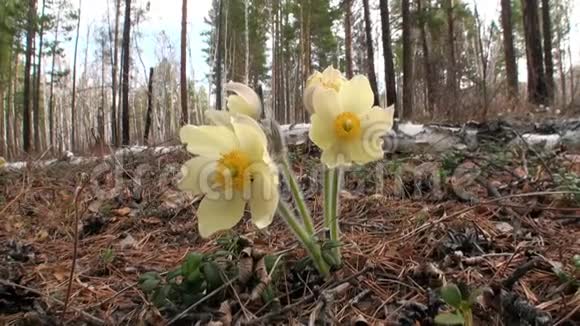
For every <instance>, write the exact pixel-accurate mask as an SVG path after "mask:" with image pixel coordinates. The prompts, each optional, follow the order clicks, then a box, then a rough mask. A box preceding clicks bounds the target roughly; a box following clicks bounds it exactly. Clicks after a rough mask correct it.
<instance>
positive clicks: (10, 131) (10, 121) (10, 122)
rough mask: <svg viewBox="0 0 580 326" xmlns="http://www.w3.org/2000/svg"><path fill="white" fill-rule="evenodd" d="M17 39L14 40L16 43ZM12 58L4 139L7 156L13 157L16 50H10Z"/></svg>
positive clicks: (16, 86)
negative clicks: (6, 144) (6, 146)
mask: <svg viewBox="0 0 580 326" xmlns="http://www.w3.org/2000/svg"><path fill="white" fill-rule="evenodd" d="M18 42H19V40H16V44H18ZM12 60H14V65H12V64H10V65H11V69H10V88H9V89H8V99H7V100H8V118H7V121H6V131H7V135H6V141H7V143H8V154H9V155H8V156H9V157H14V156H16V153H17V152H18V132H17V130H18V122H17V119H16V103H15V102H16V101H15V100H14V99H15V98H16V90H17V89H18V66H19V63H20V60H19V56H18V55H17V53H16V51H14V52H12Z"/></svg>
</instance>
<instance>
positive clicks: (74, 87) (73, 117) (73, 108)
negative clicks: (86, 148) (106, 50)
mask: <svg viewBox="0 0 580 326" xmlns="http://www.w3.org/2000/svg"><path fill="white" fill-rule="evenodd" d="M81 8H82V0H79V11H78V21H77V34H76V38H75V50H74V57H73V75H72V82H73V84H72V103H71V137H70V147H71V148H70V149H71V151H75V149H76V128H77V119H76V100H77V52H78V47H79V29H80V27H81Z"/></svg>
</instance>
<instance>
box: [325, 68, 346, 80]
mask: <svg viewBox="0 0 580 326" xmlns="http://www.w3.org/2000/svg"><path fill="white" fill-rule="evenodd" d="M342 79H343V77H342V73H341V72H340V70H338V69H334V67H333V66H328V67H327V68H326V69H324V71H323V72H322V80H323V81H325V82H330V83H333V84H334V83H340V82H341V81H342Z"/></svg>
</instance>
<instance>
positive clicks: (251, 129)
mask: <svg viewBox="0 0 580 326" xmlns="http://www.w3.org/2000/svg"><path fill="white" fill-rule="evenodd" d="M232 126H233V128H234V132H235V134H236V137H237V138H238V142H239V144H240V147H239V148H240V149H241V150H242V152H244V153H245V154H247V155H249V156H250V159H251V160H252V161H262V160H263V159H264V155H265V154H266V153H267V151H268V141H267V138H266V135H265V134H264V131H263V130H262V128H261V127H260V125H259V124H258V123H257V122H256V121H255V120H253V119H251V118H248V117H247V116H242V115H238V116H233V117H232Z"/></svg>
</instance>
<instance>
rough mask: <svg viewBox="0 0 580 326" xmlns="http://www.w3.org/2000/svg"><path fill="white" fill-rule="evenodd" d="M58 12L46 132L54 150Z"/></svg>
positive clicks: (59, 10) (58, 14)
mask: <svg viewBox="0 0 580 326" xmlns="http://www.w3.org/2000/svg"><path fill="white" fill-rule="evenodd" d="M60 14H61V8H58V13H57V15H56V26H55V32H54V43H53V45H52V49H51V50H52V63H51V65H50V74H51V75H50V91H49V100H48V133H49V137H48V138H49V144H50V146H51V147H52V149H53V150H54V148H55V146H54V145H55V142H54V131H55V130H54V119H55V117H54V80H55V78H56V73H55V71H54V69H55V67H56V55H57V54H56V47H57V45H58V33H59V32H60Z"/></svg>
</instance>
